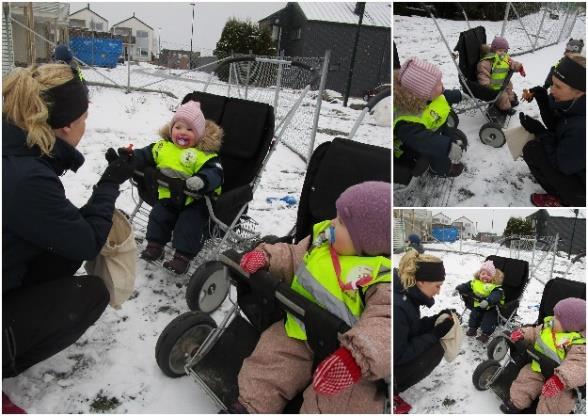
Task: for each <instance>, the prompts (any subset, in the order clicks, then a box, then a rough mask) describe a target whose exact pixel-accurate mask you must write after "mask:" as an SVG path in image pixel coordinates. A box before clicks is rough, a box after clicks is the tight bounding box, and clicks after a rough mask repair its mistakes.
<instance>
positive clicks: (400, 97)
mask: <svg viewBox="0 0 588 416" xmlns="http://www.w3.org/2000/svg"><path fill="white" fill-rule="evenodd" d="M396 72H399V71H395V72H394V78H393V82H394V99H393V100H394V101H393V104H394V113H395V114H394V116H395V117H398V116H401V115H407V114H409V115H421V113H422V112H423V111H424V110H425V108H426V107H427V100H424V99H422V98H419V97H417V96H416V95H414V94H413V93H411V92H410V91H408V90H407V89H406V88H404V87H403V86H402V85H400V77H399V76H398V75H397V73H396Z"/></svg>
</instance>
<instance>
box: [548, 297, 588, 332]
mask: <svg viewBox="0 0 588 416" xmlns="http://www.w3.org/2000/svg"><path fill="white" fill-rule="evenodd" d="M553 314H554V315H555V317H556V318H557V320H558V321H559V322H560V323H561V326H562V328H563V329H564V331H566V332H569V331H576V332H584V331H586V301H585V300H584V299H580V298H565V299H562V300H560V301H559V302H557V303H556V304H555V306H554V308H553Z"/></svg>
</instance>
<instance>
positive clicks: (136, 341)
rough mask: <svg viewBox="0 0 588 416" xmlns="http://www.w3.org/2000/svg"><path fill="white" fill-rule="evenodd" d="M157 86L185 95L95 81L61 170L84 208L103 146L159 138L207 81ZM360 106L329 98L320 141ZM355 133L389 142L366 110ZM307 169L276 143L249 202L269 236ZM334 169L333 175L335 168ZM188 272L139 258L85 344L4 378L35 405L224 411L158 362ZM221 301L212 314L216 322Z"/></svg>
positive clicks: (124, 201)
mask: <svg viewBox="0 0 588 416" xmlns="http://www.w3.org/2000/svg"><path fill="white" fill-rule="evenodd" d="M136 69H138V68H136V67H134V68H133V71H134V72H133V78H132V79H133V81H132V85H135V86H141V85H144V84H146V83H148V82H150V81H155V80H157V79H158V78H156V77H154V75H153V74H157V73H160V70H159V69H157V68H156V67H154V66H152V65H148V64H142V65H141V67H140V71H136ZM101 71H105V73H106V74H107V75H108V76H109V77H111V78H113V79H115V80H117V81H118V82H121V83H123V85H124V84H125V83H126V76H127V68H126V67H121V66H119V67H117V68H115V69H112V70H101ZM166 72H167V71H166ZM84 76H85V78H86V79H88V80H93V81H100V82H104V80H103V78H101V77H100V76H98V75H97V74H96V73H94V71H91V70H90V69H85V70H84ZM206 77H207V76H203V77H201V78H206ZM193 78H198V76H195V77H193ZM154 87H155V86H154ZM157 87H161V88H162V89H163V90H166V91H170V92H172V93H174V94H175V95H176V96H177V97H179V98H178V99H177V100H176V99H173V98H170V97H168V96H166V95H163V94H159V93H145V92H133V93H130V94H125V92H124V91H122V90H118V89H112V88H106V87H90V95H91V104H90V109H89V117H88V120H87V130H86V134H85V136H84V138H83V139H82V142H81V143H80V145H79V147H78V149H79V150H80V151H81V152H82V153H83V154H84V155H85V157H86V162H85V164H84V165H83V166H82V167H81V168H80V170H79V171H78V173H77V174H73V173H71V172H68V173H66V174H65V176H63V178H62V180H63V182H64V184H65V189H66V194H67V197H68V198H69V199H70V200H71V201H72V202H73V203H74V204H76V205H77V206H81V205H83V204H84V203H85V201H86V200H87V199H88V198H89V196H90V194H91V192H92V186H93V185H94V184H95V183H96V182H97V181H98V179H99V178H100V175H101V174H102V172H103V171H104V169H105V168H106V160H105V159H104V153H105V151H106V149H108V148H109V147H114V148H118V147H120V146H126V145H128V144H129V143H132V144H134V146H135V147H136V148H138V147H142V146H146V145H147V144H149V143H151V142H153V141H155V140H156V139H157V131H158V130H159V128H160V127H161V126H162V125H163V124H165V123H166V122H168V121H169V120H171V117H172V113H171V109H173V108H175V106H176V105H177V104H179V103H180V100H181V98H182V97H183V96H184V95H185V94H187V93H189V92H191V91H193V90H195V89H196V90H201V89H202V84H197V83H194V82H189V81H183V80H179V79H178V80H170V79H167V80H165V81H164V82H162V83H160V84H158V85H157ZM290 95H291V96H295V95H296V93H295V92H291V93H290ZM287 101H291V100H289V99H287V98H285V99H284V100H283V101H282V102H283V103H286V102H287ZM354 102H355V103H359V101H357V100H350V104H351V103H354ZM281 105H285V104H281ZM307 105H308V106H312V105H313V104H312V103H308V104H307ZM280 111H282V109H280ZM359 114H360V111H358V110H352V109H350V108H349V107H348V108H345V107H343V106H342V105H341V104H340V103H329V102H324V101H323V104H322V111H321V117H320V120H319V133H318V134H317V139H316V145H318V144H320V143H322V142H324V141H327V140H332V139H333V138H334V136H335V135H337V136H339V137H341V135H343V136H345V135H346V134H347V133H348V132H349V131H350V130H351V127H352V126H353V124H354V122H355V120H356V119H357V117H358V116H359ZM311 124H312V118H310V119H309V120H307V121H306V122H304V123H303V122H299V123H298V125H295V126H294V127H296V128H297V129H303V131H304V134H305V137H306V132H308V130H309V129H310V127H311ZM338 132H339V133H338ZM301 134H302V133H301ZM355 139H356V140H358V141H361V142H365V143H370V144H373V145H378V146H384V147H388V148H389V147H390V127H381V126H377V125H376V124H375V120H374V117H373V116H371V115H367V116H366V118H365V119H364V122H363V123H362V126H361V127H360V128H359V130H358V132H357V134H356V136H355ZM305 169H306V167H305V163H304V162H303V161H302V160H301V159H300V158H299V157H298V156H296V155H294V153H293V152H292V151H290V150H289V149H287V148H286V147H284V146H282V145H279V146H278V148H277V151H276V152H275V153H274V154H273V155H272V157H271V159H270V160H269V163H268V165H267V167H266V171H265V172H264V174H263V177H262V180H261V184H260V186H259V188H258V189H257V191H256V193H255V195H254V200H253V201H252V203H251V204H250V209H249V214H250V215H251V216H252V217H253V219H254V220H255V221H257V223H258V224H259V226H258V229H257V231H259V232H260V233H261V234H262V235H265V234H275V235H284V234H286V233H287V232H288V231H289V230H290V229H291V228H292V226H293V225H294V222H295V219H296V209H297V205H294V206H291V207H289V206H286V204H284V203H281V202H273V203H268V202H266V198H268V197H278V198H280V197H282V196H285V195H293V196H294V197H295V198H296V199H297V200H298V199H299V196H300V191H301V189H302V183H303V180H304V175H305ZM333 174H334V177H336V172H334V173H333ZM121 190H122V194H121V196H120V197H119V199H118V200H117V207H118V208H121V209H123V210H125V211H126V212H131V211H132V209H133V208H134V206H135V204H134V202H133V195H132V187H131V185H130V183H126V184H124V185H123V186H122V187H121ZM135 194H136V192H135ZM142 248H143V246H140V247H139V249H142ZM188 280H189V277H188V276H182V277H176V276H171V275H169V274H167V273H166V272H164V271H163V270H161V269H159V268H158V267H156V266H153V265H150V264H146V263H145V262H144V261H143V260H137V280H136V283H135V293H134V294H133V296H132V297H131V299H130V300H129V301H127V302H126V303H125V304H124V305H123V306H122V308H121V309H120V310H114V309H112V308H110V307H107V309H106V312H105V313H104V314H103V315H102V317H101V318H100V319H99V320H98V322H97V323H96V324H95V325H94V326H92V327H91V328H89V329H88V331H87V332H86V333H85V334H84V335H83V336H82V337H81V338H80V339H79V340H78V342H76V343H75V344H74V345H72V346H70V347H69V348H67V349H65V350H64V351H62V352H60V353H59V354H56V355H55V356H53V357H51V358H49V359H47V360H46V361H44V362H42V363H39V364H37V365H35V366H34V367H32V368H30V369H29V370H27V371H25V372H24V373H22V374H21V375H19V376H18V377H15V378H11V379H4V380H3V381H2V390H3V391H4V392H5V393H7V394H8V395H9V397H11V398H12V400H13V401H14V402H15V403H16V404H18V405H19V406H22V407H23V408H24V409H26V410H27V411H28V412H29V413H98V412H107V413H216V412H217V410H218V409H217V408H216V407H215V405H214V404H213V402H212V401H211V400H209V399H208V398H207V396H206V394H205V393H204V392H203V391H202V390H201V389H200V388H199V387H198V386H197V385H196V384H195V383H194V382H193V381H192V380H191V379H189V378H188V377H183V378H179V379H170V378H167V377H166V376H164V375H163V373H162V372H161V371H160V370H159V368H158V367H157V364H156V362H155V343H156V341H157V338H158V336H159V334H160V333H161V331H162V330H163V328H164V327H165V326H166V325H167V324H168V323H169V322H170V321H171V320H172V319H173V318H175V317H176V316H177V315H178V314H180V313H182V312H185V311H187V310H188V308H187V306H186V302H185V297H184V296H185V285H186V284H187V282H188ZM224 309H226V307H224V308H221V311H220V312H216V313H215V314H214V316H213V317H214V318H215V319H216V320H217V322H219V319H221V318H222V316H223V310H224Z"/></svg>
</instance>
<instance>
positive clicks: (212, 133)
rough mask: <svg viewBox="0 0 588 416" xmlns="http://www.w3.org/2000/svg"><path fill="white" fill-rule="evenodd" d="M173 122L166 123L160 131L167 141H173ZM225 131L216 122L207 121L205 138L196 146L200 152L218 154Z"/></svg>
mask: <svg viewBox="0 0 588 416" xmlns="http://www.w3.org/2000/svg"><path fill="white" fill-rule="evenodd" d="M170 129H171V122H170V123H166V124H165V125H164V126H162V127H161V128H160V129H159V135H160V136H161V138H163V139H165V140H169V141H171V138H170V133H169V132H170ZM223 135H224V131H223V129H222V128H221V127H220V126H219V125H218V124H216V123H215V122H214V121H210V120H206V127H205V130H204V137H203V138H202V139H201V140H200V141H199V142H198V143H197V144H196V146H194V147H195V148H197V149H198V150H202V151H203V152H207V153H218V152H219V151H220V148H221V145H222V142H223Z"/></svg>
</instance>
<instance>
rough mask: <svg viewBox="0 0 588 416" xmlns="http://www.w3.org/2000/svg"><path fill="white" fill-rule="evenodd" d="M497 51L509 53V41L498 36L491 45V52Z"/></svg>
mask: <svg viewBox="0 0 588 416" xmlns="http://www.w3.org/2000/svg"><path fill="white" fill-rule="evenodd" d="M496 49H506V50H507V51H508V41H507V40H506V39H504V38H503V37H502V36H496V37H495V38H494V40H493V41H492V45H490V50H491V51H492V52H496Z"/></svg>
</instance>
